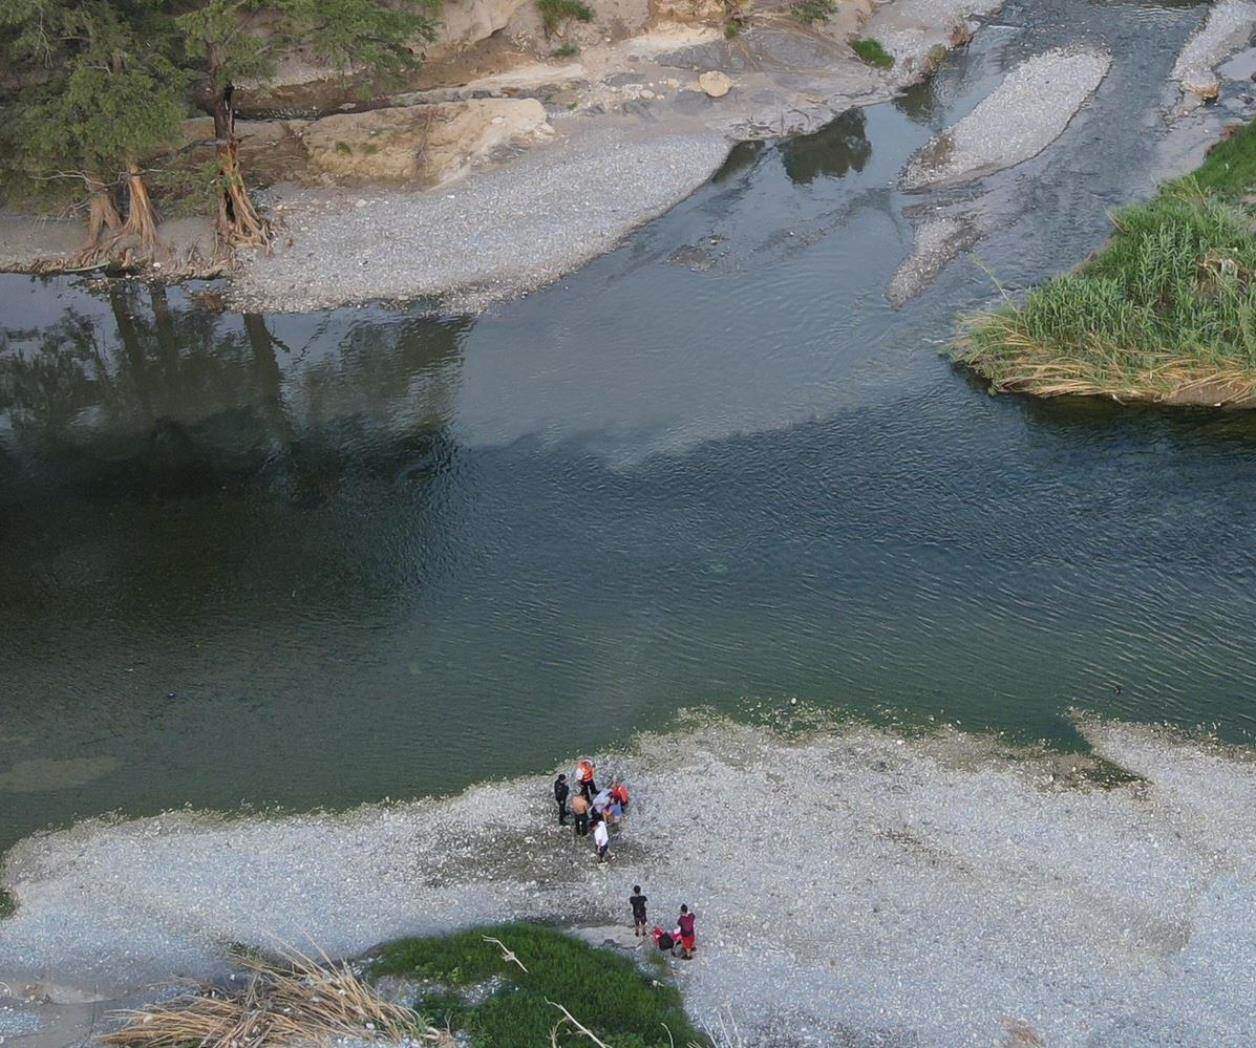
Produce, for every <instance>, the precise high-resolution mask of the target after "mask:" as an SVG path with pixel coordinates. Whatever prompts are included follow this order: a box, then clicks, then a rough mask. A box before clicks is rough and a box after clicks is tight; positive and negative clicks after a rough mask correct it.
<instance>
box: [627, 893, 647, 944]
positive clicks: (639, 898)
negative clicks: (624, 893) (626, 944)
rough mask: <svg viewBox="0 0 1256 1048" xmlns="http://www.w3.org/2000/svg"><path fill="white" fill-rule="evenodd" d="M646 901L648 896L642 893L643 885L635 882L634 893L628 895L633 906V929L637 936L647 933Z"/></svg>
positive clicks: (629, 902)
mask: <svg viewBox="0 0 1256 1048" xmlns="http://www.w3.org/2000/svg"><path fill="white" fill-rule="evenodd" d="M645 903H646V898H645V896H644V895H642V894H641V885H639V884H634V885H633V886H632V894H631V895H630V896H628V904H629V905H630V906H631V907H632V931H633V934H634V935H637V936H642V935H645V923H646V922H645Z"/></svg>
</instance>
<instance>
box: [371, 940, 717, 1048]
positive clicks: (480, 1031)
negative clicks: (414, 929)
mask: <svg viewBox="0 0 1256 1048" xmlns="http://www.w3.org/2000/svg"><path fill="white" fill-rule="evenodd" d="M486 935H488V936H492V937H493V938H496V939H500V940H501V941H502V942H504V943H505V944H506V945H507V946H508V947H509V948H510V949H511V950H513V951H514V953H515V954H516V955H517V956H518V957H519V960H520V961H521V962H522V963H523V965H524V966H525V967H526V968H527V969H528V970H527V972H526V973H525V972H523V971H522V970H520V969H519V968H518V967H517V966H516V965H514V964H510V963H508V962H506V961H504V960H503V959H502V954H501V950H500V949H499V948H498V947H497V946H496V945H495V944H493V943H489V942H485V941H484V936H486ZM369 975H370V977H371V978H378V977H379V976H382V975H396V976H401V977H409V978H419V979H431V980H433V981H436V982H440V983H443V984H445V985H447V986H452V987H465V986H472V985H475V984H478V983H482V982H484V981H486V980H488V979H491V978H493V977H498V978H499V979H501V980H502V983H501V985H500V987H499V988H498V989H497V990H496V991H495V992H494V993H493V994H492V995H491V996H490V997H489V998H488V999H487V1000H486V1001H484V1002H483V1003H482V1004H478V1005H474V1006H472V1005H467V1004H464V1003H463V1002H462V1001H461V999H460V998H457V997H456V996H451V995H450V994H448V993H443V994H441V995H439V996H434V997H429V998H426V999H424V1000H422V1001H420V1002H419V1007H420V1009H421V1010H422V1011H424V1013H425V1014H427V1015H428V1016H430V1017H433V1018H435V1019H437V1020H438V1021H444V1020H446V1019H447V1020H448V1022H449V1024H450V1026H451V1027H452V1028H453V1029H455V1030H462V1031H464V1032H466V1033H469V1034H470V1035H471V1037H472V1039H473V1043H474V1044H475V1045H477V1046H479V1048H534V1046H537V1045H548V1044H549V1043H550V1031H551V1030H552V1029H553V1027H554V1025H555V1023H557V1022H559V1020H561V1019H562V1013H561V1012H559V1011H558V1009H557V1008H555V1007H553V1005H551V1004H549V1003H548V1002H549V1001H554V1002H556V1003H558V1004H561V1005H562V1006H563V1007H565V1008H566V1009H568V1011H570V1012H571V1014H572V1015H574V1016H575V1017H576V1018H577V1019H578V1020H580V1022H581V1023H583V1024H584V1025H585V1026H587V1027H588V1028H589V1029H590V1030H592V1031H593V1032H594V1033H595V1034H596V1035H597V1036H598V1037H600V1038H602V1039H603V1040H605V1041H606V1042H607V1043H608V1044H611V1045H614V1048H670V1046H671V1045H672V1044H676V1045H686V1044H688V1043H689V1042H690V1041H696V1042H698V1043H702V1044H705V1043H707V1042H706V1041H705V1040H702V1039H701V1037H700V1035H699V1033H698V1032H697V1031H696V1030H695V1029H694V1027H693V1026H692V1024H691V1023H690V1022H689V1019H688V1017H687V1016H686V1015H685V1011H684V1006H683V1004H682V1002H681V998H680V992H679V991H678V990H677V989H676V987H675V986H673V985H672V984H671V982H670V980H667V979H666V978H665V977H661V978H659V979H654V978H650V977H649V976H647V975H646V974H645V973H644V972H643V971H642V970H641V969H640V968H638V967H637V965H636V964H634V963H633V961H632V960H631V959H629V958H628V957H625V956H621V955H620V954H617V953H615V952H613V951H610V950H603V949H596V948H594V947H592V946H589V945H587V944H586V943H583V942H581V941H579V940H578V939H573V938H571V937H570V936H568V935H564V934H562V933H561V932H558V931H555V930H554V929H552V928H547V927H544V926H541V925H532V924H507V925H499V926H495V927H489V928H477V929H473V930H471V931H468V932H463V933H461V934H458V935H452V936H446V937H437V938H428V939H401V940H398V941H397V942H394V943H390V944H388V945H387V946H385V947H384V948H383V949H382V951H381V952H380V955H379V957H378V959H377V960H376V961H375V962H374V964H373V965H372V967H371V970H370V972H369ZM660 975H661V976H662V973H661V972H660ZM558 1043H559V1044H560V1045H562V1046H564V1048H567V1046H570V1048H578V1046H581V1045H587V1044H588V1043H589V1042H588V1041H587V1040H586V1039H584V1038H583V1037H581V1036H579V1035H578V1034H577V1033H576V1032H575V1031H573V1030H571V1029H570V1028H568V1029H567V1031H566V1033H560V1035H559V1042H558Z"/></svg>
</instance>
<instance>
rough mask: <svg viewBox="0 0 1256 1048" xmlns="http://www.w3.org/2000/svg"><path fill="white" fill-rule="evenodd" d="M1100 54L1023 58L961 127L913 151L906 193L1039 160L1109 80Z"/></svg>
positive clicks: (1066, 52) (1106, 59)
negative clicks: (1094, 93) (917, 150)
mask: <svg viewBox="0 0 1256 1048" xmlns="http://www.w3.org/2000/svg"><path fill="white" fill-rule="evenodd" d="M1111 64H1112V58H1111V56H1110V55H1108V54H1107V53H1106V52H1095V51H1077V50H1070V49H1067V48H1058V49H1056V50H1052V51H1046V52H1044V53H1043V54H1040V55H1036V56H1034V57H1033V58H1030V59H1027V60H1026V61H1024V62H1022V63H1021V64H1020V65H1019V66H1017V67H1016V68H1015V69H1014V70H1013V71H1012V72H1011V73H1009V74H1008V75H1007V76H1006V77H1005V78H1004V79H1003V82H1002V83H1001V84H999V86H998V87H997V88H995V90H994V92H993V93H992V94H991V95H989V96H988V97H987V98H985V99H983V100H982V102H981V103H980V104H979V105H978V106H977V108H976V109H974V110H973V111H972V112H971V113H969V114H968V116H966V117H964V118H963V119H962V120H960V121H959V123H957V124H955V125H953V126H952V127H950V128H948V129H947V130H946V131H944V132H942V134H941V135H939V136H938V137H937V138H935V139H934V140H933V141H932V142H930V143H929V144H928V145H927V146H925V147H924V149H922V150H921V151H920V152H919V153H917V154H916V155H915V156H914V157H913V158H912V159H911V160H910V161H909V162H908V165H907V170H906V171H905V172H904V174H903V186H904V188H906V189H924V188H928V187H934V186H941V185H954V184H956V183H959V182H967V181H970V180H972V179H974V178H980V177H982V176H983V175H988V174H991V173H993V172H995V171H1001V170H1003V169H1004V168H1008V167H1012V166H1014V165H1016V164H1020V163H1023V162H1024V161H1026V160H1029V159H1030V158H1031V157H1034V156H1037V155H1038V154H1039V153H1041V152H1042V151H1043V150H1044V149H1046V148H1047V146H1049V145H1050V144H1051V143H1052V142H1054V141H1055V140H1056V139H1057V138H1059V137H1060V135H1061V134H1063V132H1064V129H1065V128H1066V127H1068V124H1069V121H1070V120H1072V119H1073V116H1074V115H1075V114H1076V113H1077V111H1078V110H1079V109H1080V108H1081V107H1082V104H1083V103H1084V102H1085V101H1086V99H1087V98H1089V97H1090V95H1091V94H1092V93H1093V92H1094V90H1095V88H1097V87H1098V86H1099V84H1100V83H1101V82H1102V80H1103V78H1104V77H1105V76H1107V73H1108V68H1109V67H1110V66H1111Z"/></svg>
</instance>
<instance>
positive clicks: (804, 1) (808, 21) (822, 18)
mask: <svg viewBox="0 0 1256 1048" xmlns="http://www.w3.org/2000/svg"><path fill="white" fill-rule="evenodd" d="M789 13H790V14H791V15H793V16H794V17H795V18H796V19H798V21H800V22H802V23H803V24H804V25H815V24H816V23H817V22H827V21H828V20H829V19H830V18H832V17H833V16H834V15H835V14H837V4H836V3H835V2H834V0H796V2H795V3H793V4H791V5H790V8H789Z"/></svg>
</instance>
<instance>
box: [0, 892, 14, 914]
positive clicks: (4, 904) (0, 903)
mask: <svg viewBox="0 0 1256 1048" xmlns="http://www.w3.org/2000/svg"><path fill="white" fill-rule="evenodd" d="M15 913H17V900H16V899H14V898H13V893H12V892H10V891H7V890H6V889H4V888H0V921H2V920H4V919H5V918H6V917H12V916H13V915H14V914H15Z"/></svg>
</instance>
